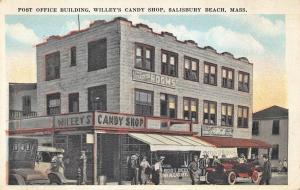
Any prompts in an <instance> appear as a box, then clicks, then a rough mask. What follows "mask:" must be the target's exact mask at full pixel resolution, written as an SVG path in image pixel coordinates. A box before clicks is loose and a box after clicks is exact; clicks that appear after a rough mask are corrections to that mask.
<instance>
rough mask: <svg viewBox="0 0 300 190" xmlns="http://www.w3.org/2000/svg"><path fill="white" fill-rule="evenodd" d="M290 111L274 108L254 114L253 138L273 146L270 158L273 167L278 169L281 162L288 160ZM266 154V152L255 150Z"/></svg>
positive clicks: (257, 152) (254, 151)
mask: <svg viewBox="0 0 300 190" xmlns="http://www.w3.org/2000/svg"><path fill="white" fill-rule="evenodd" d="M288 119H289V113H288V109H285V108H282V107H279V106H272V107H269V108H266V109H264V110H261V111H258V112H255V113H254V114H253V127H252V138H253V139H258V140H263V141H265V142H267V143H269V144H271V145H272V150H271V152H270V158H271V163H272V166H274V167H277V166H278V164H279V160H281V161H282V160H284V159H288V128H289V127H288V126H289V122H288ZM253 153H255V154H259V155H261V154H264V153H266V152H265V151H264V150H255V149H254V150H253Z"/></svg>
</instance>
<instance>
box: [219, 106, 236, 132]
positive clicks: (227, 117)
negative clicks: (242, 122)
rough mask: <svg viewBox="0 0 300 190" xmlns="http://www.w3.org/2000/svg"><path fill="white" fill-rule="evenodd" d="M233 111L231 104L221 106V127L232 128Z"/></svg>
mask: <svg viewBox="0 0 300 190" xmlns="http://www.w3.org/2000/svg"><path fill="white" fill-rule="evenodd" d="M233 109H234V108H233V105H232V104H224V103H223V104H222V108H221V110H222V115H221V125H223V126H228V127H232V126H233Z"/></svg>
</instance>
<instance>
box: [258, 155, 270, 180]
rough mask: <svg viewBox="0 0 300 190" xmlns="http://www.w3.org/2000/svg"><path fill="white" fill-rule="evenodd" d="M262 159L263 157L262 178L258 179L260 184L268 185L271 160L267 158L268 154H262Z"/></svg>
mask: <svg viewBox="0 0 300 190" xmlns="http://www.w3.org/2000/svg"><path fill="white" fill-rule="evenodd" d="M263 159H264V165H263V171H262V172H263V173H262V178H261V181H260V183H259V184H260V185H264V184H266V185H270V180H271V177H272V173H271V162H270V160H269V158H268V155H266V154H265V155H263Z"/></svg>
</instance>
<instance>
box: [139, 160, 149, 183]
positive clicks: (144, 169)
mask: <svg viewBox="0 0 300 190" xmlns="http://www.w3.org/2000/svg"><path fill="white" fill-rule="evenodd" d="M150 170H151V169H150V164H149V162H148V161H147V157H146V156H143V160H142V161H141V164H140V174H141V185H146V184H147V182H148V180H149V176H150Z"/></svg>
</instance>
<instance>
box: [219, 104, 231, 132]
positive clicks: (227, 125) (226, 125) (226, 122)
mask: <svg viewBox="0 0 300 190" xmlns="http://www.w3.org/2000/svg"><path fill="white" fill-rule="evenodd" d="M223 106H225V107H226V115H225V117H226V121H225V124H223V123H222V117H223V113H222V110H223ZM229 106H230V107H231V108H232V113H231V117H232V119H231V121H232V124H231V125H230V124H229V122H228V120H229V119H228V117H229V115H228V107H229ZM233 125H234V105H233V104H228V103H221V126H225V127H233Z"/></svg>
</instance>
